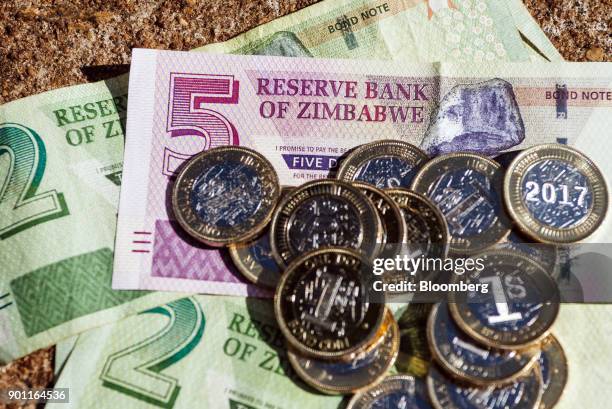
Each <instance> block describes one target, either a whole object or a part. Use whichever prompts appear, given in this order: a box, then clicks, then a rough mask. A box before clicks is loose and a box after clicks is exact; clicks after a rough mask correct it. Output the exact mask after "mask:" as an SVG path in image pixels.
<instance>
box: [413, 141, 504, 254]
mask: <svg viewBox="0 0 612 409" xmlns="http://www.w3.org/2000/svg"><path fill="white" fill-rule="evenodd" d="M502 179H503V171H502V169H501V166H500V165H499V164H498V163H497V162H495V161H493V160H491V159H489V158H487V157H485V156H482V155H477V154H474V153H450V154H447V155H442V156H439V157H437V158H435V159H433V160H431V161H429V162H428V163H427V164H426V165H425V166H423V168H421V170H420V171H419V172H418V173H417V175H416V177H415V178H414V181H413V182H412V189H413V190H414V191H416V192H419V193H422V194H424V195H426V196H427V197H429V198H430V199H431V200H432V201H433V202H434V203H435V204H436V206H438V207H439V208H440V210H441V211H442V213H443V214H444V217H445V219H446V222H447V224H448V229H449V232H450V237H451V238H450V252H451V253H453V254H458V255H461V254H474V253H477V252H480V251H483V250H485V249H486V248H488V247H490V246H492V245H494V244H496V243H498V242H500V241H501V240H503V239H504V238H505V237H506V236H507V235H508V234H509V233H510V220H509V218H508V216H507V215H506V212H505V210H504V206H503V203H502V197H501V195H502Z"/></svg>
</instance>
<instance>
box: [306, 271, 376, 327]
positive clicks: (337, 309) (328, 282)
mask: <svg viewBox="0 0 612 409" xmlns="http://www.w3.org/2000/svg"><path fill="white" fill-rule="evenodd" d="M294 294H295V297H296V304H295V308H296V312H297V314H296V316H298V317H300V319H301V321H302V325H303V326H304V328H309V329H310V330H312V331H313V332H315V333H317V334H320V333H323V332H327V333H333V334H334V335H335V336H336V337H339V338H340V337H344V336H345V335H346V333H347V330H348V329H350V328H354V327H356V326H358V325H359V324H360V323H361V322H362V321H363V319H364V317H365V313H366V310H367V304H364V302H363V294H362V288H361V286H360V284H359V283H358V282H355V281H354V280H351V279H348V278H346V277H343V276H340V275H337V274H333V273H330V272H328V270H327V267H320V268H318V269H317V270H316V272H315V274H311V275H309V276H307V277H305V278H304V279H303V280H301V281H300V282H299V283H298V285H297V286H296V289H295V292H294Z"/></svg>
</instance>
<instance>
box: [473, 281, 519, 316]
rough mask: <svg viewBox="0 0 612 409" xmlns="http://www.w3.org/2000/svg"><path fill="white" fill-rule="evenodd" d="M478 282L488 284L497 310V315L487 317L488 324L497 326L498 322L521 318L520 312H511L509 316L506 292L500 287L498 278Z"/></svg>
mask: <svg viewBox="0 0 612 409" xmlns="http://www.w3.org/2000/svg"><path fill="white" fill-rule="evenodd" d="M480 281H484V282H487V281H488V282H489V284H490V285H491V287H492V292H493V300H494V301H495V308H496V309H497V315H491V316H489V317H488V320H489V324H499V323H500V322H508V321H518V320H520V319H521V318H523V316H522V315H521V313H520V312H513V313H512V314H510V307H509V306H508V300H507V299H506V292H505V291H504V287H503V286H502V283H501V280H500V278H499V277H498V276H491V277H484V278H481V280H480Z"/></svg>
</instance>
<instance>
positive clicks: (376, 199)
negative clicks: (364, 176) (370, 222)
mask: <svg viewBox="0 0 612 409" xmlns="http://www.w3.org/2000/svg"><path fill="white" fill-rule="evenodd" d="M353 186H355V187H357V188H359V190H361V193H363V194H364V195H365V196H366V197H367V198H368V199H370V201H371V202H372V204H373V205H374V207H375V208H376V210H377V211H378V216H380V220H381V223H382V228H383V240H382V241H383V242H384V243H385V244H387V245H390V246H393V245H397V244H401V243H404V242H405V241H406V226H405V223H404V217H403V216H402V211H401V210H400V208H399V206H398V205H397V203H396V202H395V201H394V200H393V199H392V198H391V197H389V196H388V195H387V194H386V193H385V192H383V191H382V190H380V189H378V188H376V187H374V186H372V185H370V184H368V183H363V182H353Z"/></svg>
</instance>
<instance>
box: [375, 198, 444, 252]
mask: <svg viewBox="0 0 612 409" xmlns="http://www.w3.org/2000/svg"><path fill="white" fill-rule="evenodd" d="M385 193H387V195H389V197H391V199H393V201H394V202H395V203H397V205H398V206H399V208H400V209H405V210H407V211H414V209H413V207H412V206H410V205H409V202H417V203H419V205H421V206H424V207H426V208H427V209H429V211H431V213H432V216H433V218H435V221H434V220H433V218H432V219H430V220H429V221H430V222H433V223H436V224H437V225H438V227H439V229H440V232H441V235H442V236H443V237H440V241H439V243H441V244H442V245H443V246H444V247H443V251H442V253H443V254H441V255H440V257H442V258H444V257H446V255H447V253H448V243H449V240H450V233H449V231H448V224H447V223H446V218H445V217H444V215H443V214H442V212H441V211H440V209H439V208H438V206H436V205H435V204H434V202H432V201H431V199H429V198H428V197H427V196H425V195H423V194H421V193H417V192H414V191H412V190H408V189H404V188H398V189H386V190H385ZM418 213H419V215H420V216H421V217H423V212H422V211H421V212H418ZM402 219H403V216H402ZM408 230H409V229H408V228H406V242H408V243H410V237H408V236H409V231H408ZM435 243H438V242H435ZM415 244H424V243H415Z"/></svg>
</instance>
